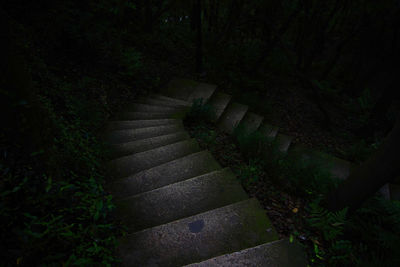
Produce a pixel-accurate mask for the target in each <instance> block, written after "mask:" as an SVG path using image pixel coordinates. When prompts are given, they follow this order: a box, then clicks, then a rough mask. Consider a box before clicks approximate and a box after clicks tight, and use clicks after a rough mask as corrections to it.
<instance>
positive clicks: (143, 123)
mask: <svg viewBox="0 0 400 267" xmlns="http://www.w3.org/2000/svg"><path fill="white" fill-rule="evenodd" d="M179 123H181V121H180V120H178V119H161V120H134V121H110V122H108V123H107V125H106V131H108V132H109V131H115V130H126V129H139V128H147V127H152V126H161V125H169V124H179Z"/></svg>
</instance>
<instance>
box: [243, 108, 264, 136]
mask: <svg viewBox="0 0 400 267" xmlns="http://www.w3.org/2000/svg"><path fill="white" fill-rule="evenodd" d="M263 119H264V117H263V116H260V115H257V114H255V113H253V112H247V113H246V115H244V117H243V119H242V120H241V121H240V125H243V127H244V131H245V132H246V133H247V134H251V133H253V132H255V131H256V130H257V129H258V127H260V125H261V122H262V121H263Z"/></svg>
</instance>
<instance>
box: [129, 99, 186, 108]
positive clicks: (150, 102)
mask: <svg viewBox="0 0 400 267" xmlns="http://www.w3.org/2000/svg"><path fill="white" fill-rule="evenodd" d="M135 102H136V103H142V104H148V105H157V106H164V107H190V106H191V105H192V104H185V105H183V104H177V103H175V102H171V101H168V100H165V99H161V98H150V97H138V98H137V99H135ZM185 103H189V102H186V101H185Z"/></svg>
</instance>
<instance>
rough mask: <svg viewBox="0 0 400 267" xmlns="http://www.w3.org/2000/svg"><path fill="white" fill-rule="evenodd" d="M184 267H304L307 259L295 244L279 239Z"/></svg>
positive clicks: (300, 248) (301, 249)
mask: <svg viewBox="0 0 400 267" xmlns="http://www.w3.org/2000/svg"><path fill="white" fill-rule="evenodd" d="M186 266H187V267H214V266H215V267H216V266H223V267H231V266H257V267H264V266H265V267H272V266H273V267H306V266H307V259H306V257H305V252H304V251H303V248H302V247H301V246H300V245H299V244H298V243H297V242H293V243H291V242H289V240H287V239H281V240H276V241H272V242H269V243H265V244H262V245H259V246H256V247H252V248H248V249H244V250H241V251H237V252H234V253H231V254H226V255H222V256H218V257H215V258H212V259H209V260H205V261H202V262H199V263H194V264H190V265H186Z"/></svg>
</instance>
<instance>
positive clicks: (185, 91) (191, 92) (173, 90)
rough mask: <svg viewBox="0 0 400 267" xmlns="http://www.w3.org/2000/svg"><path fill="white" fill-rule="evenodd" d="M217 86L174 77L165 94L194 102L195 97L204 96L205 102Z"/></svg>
mask: <svg viewBox="0 0 400 267" xmlns="http://www.w3.org/2000/svg"><path fill="white" fill-rule="evenodd" d="M216 89H217V86H216V85H214V84H207V83H200V82H196V81H193V80H189V79H180V78H178V79H172V80H171V81H170V82H169V83H168V85H167V88H165V89H164V91H163V92H164V93H163V94H164V95H167V96H169V97H172V98H176V99H181V100H184V101H188V102H190V103H192V102H193V100H194V99H198V98H203V99H204V100H203V103H205V102H206V101H207V100H208V99H209V98H210V97H211V95H212V94H213V93H214V91H215V90H216Z"/></svg>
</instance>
